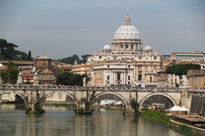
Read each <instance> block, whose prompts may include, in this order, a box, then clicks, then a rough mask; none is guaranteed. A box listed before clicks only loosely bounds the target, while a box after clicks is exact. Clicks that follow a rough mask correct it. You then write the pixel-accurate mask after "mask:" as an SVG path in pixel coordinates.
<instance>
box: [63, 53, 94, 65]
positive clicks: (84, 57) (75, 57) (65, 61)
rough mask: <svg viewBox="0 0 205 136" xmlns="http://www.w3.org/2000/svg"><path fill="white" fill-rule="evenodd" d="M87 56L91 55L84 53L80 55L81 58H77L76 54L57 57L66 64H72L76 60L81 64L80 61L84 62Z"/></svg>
mask: <svg viewBox="0 0 205 136" xmlns="http://www.w3.org/2000/svg"><path fill="white" fill-rule="evenodd" d="M89 56H91V55H89V54H86V55H82V56H81V57H82V58H79V57H78V55H76V54H74V55H73V56H71V57H66V58H63V59H59V61H60V62H63V63H67V64H74V63H75V61H77V62H78V63H79V64H81V63H86V61H87V58H88V57H89Z"/></svg>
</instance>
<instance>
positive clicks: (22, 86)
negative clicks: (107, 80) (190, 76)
mask: <svg viewBox="0 0 205 136" xmlns="http://www.w3.org/2000/svg"><path fill="white" fill-rule="evenodd" d="M0 90H13V91H15V90H16V91H17V90H25V91H26V90H30V91H36V90H40V91H124V92H126V91H128V92H155V91H157V92H180V91H183V90H187V91H190V92H191V91H193V89H182V88H153V87H149V88H140V87H127V86H120V87H118V86H114V87H84V86H69V85H29V84H1V85H0ZM199 91H200V90H199ZM202 91H203V90H202Z"/></svg>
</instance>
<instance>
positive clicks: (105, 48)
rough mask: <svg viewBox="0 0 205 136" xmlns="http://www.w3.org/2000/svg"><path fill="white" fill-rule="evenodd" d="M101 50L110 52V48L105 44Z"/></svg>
mask: <svg viewBox="0 0 205 136" xmlns="http://www.w3.org/2000/svg"><path fill="white" fill-rule="evenodd" d="M103 49H104V50H110V49H111V47H110V46H109V45H108V44H106V45H105V46H104V47H103Z"/></svg>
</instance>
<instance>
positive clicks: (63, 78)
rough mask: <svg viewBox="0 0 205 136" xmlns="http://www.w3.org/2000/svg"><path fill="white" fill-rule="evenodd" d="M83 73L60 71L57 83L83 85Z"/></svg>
mask: <svg viewBox="0 0 205 136" xmlns="http://www.w3.org/2000/svg"><path fill="white" fill-rule="evenodd" d="M83 77H84V75H79V74H73V73H71V72H61V73H59V74H58V75H57V81H56V82H57V84H62V85H80V86H82V85H83Z"/></svg>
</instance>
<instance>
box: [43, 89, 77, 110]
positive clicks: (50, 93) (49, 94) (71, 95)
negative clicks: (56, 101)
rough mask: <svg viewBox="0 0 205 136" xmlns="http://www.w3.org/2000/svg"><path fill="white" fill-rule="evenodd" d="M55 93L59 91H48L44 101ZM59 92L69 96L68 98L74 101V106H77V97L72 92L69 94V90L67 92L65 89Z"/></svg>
mask: <svg viewBox="0 0 205 136" xmlns="http://www.w3.org/2000/svg"><path fill="white" fill-rule="evenodd" d="M55 93H59V91H55V92H49V93H48V94H47V95H46V96H45V101H46V100H47V99H48V98H49V97H51V96H52V95H54V94H55ZM60 93H61V94H64V95H66V96H68V97H70V98H71V99H72V100H73V101H74V102H75V104H76V106H77V107H78V106H79V102H78V100H77V98H76V97H75V96H74V95H73V94H71V93H70V92H67V91H65V92H60Z"/></svg>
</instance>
